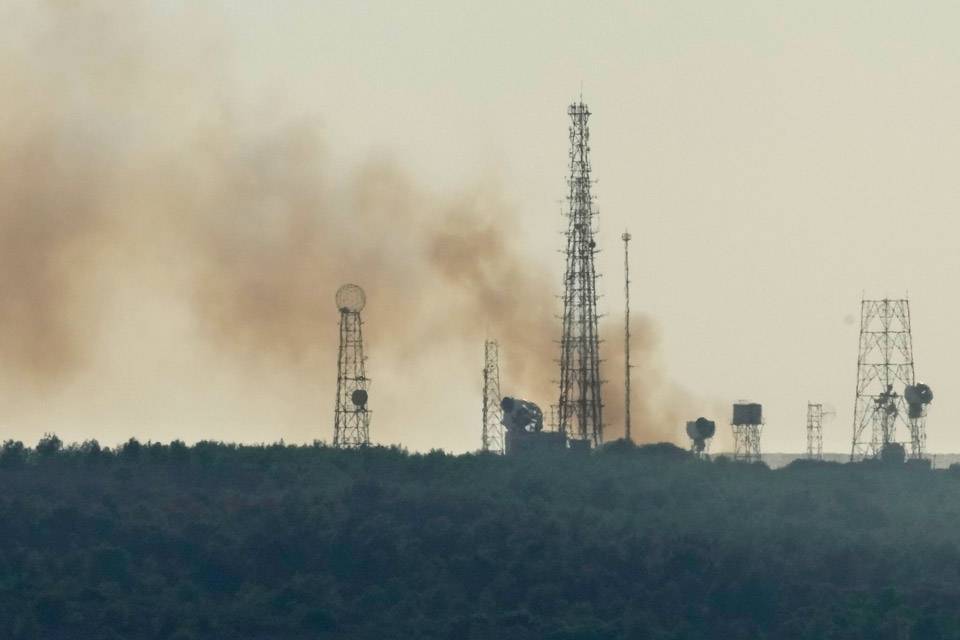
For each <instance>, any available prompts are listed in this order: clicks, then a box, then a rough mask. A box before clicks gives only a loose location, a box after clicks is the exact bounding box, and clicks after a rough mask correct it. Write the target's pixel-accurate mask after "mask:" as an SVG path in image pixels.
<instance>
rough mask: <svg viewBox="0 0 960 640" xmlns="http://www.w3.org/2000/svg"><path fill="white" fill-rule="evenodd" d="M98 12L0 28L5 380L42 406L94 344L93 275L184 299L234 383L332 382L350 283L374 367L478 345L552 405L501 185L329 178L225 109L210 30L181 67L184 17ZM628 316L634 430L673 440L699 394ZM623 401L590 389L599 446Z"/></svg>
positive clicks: (527, 274)
mask: <svg viewBox="0 0 960 640" xmlns="http://www.w3.org/2000/svg"><path fill="white" fill-rule="evenodd" d="M105 6H106V5H99V4H97V3H91V4H81V3H57V5H56V6H54V5H47V6H45V7H41V8H37V9H36V10H23V11H22V12H19V13H18V12H13V14H11V15H8V16H6V17H7V18H11V16H12V18H11V19H15V20H16V21H17V24H18V25H19V27H21V33H24V34H27V35H26V36H22V37H23V38H24V40H23V41H21V42H18V43H16V46H15V47H9V48H5V49H4V50H3V53H0V78H5V79H4V80H0V83H2V85H0V88H2V89H3V90H4V96H5V99H4V100H3V101H2V102H0V116H2V119H0V300H2V301H3V304H2V305H0V362H2V367H3V369H4V371H5V372H6V373H7V374H8V375H9V377H10V378H11V379H19V380H21V381H24V382H26V383H28V384H29V385H31V386H33V387H35V388H37V389H39V390H40V393H41V395H42V394H46V395H47V397H50V398H51V399H54V400H55V398H56V395H55V389H56V385H57V384H60V383H62V381H63V380H64V379H69V378H70V377H71V376H75V375H78V374H79V373H80V372H82V371H83V370H84V367H85V363H86V362H87V361H88V360H89V359H90V358H91V357H92V356H93V355H94V354H95V352H96V350H97V348H98V345H100V344H101V342H100V340H101V339H104V336H107V338H106V339H109V335H110V327H111V323H112V322H113V320H114V318H111V316H110V315H109V313H108V312H107V311H105V310H104V309H106V308H107V307H108V306H109V305H108V304H107V302H108V301H109V300H110V299H111V297H112V296H113V295H114V293H115V292H114V289H113V288H112V286H113V285H112V283H113V282H114V279H113V278H111V277H108V276H109V274H111V273H116V272H120V273H133V274H136V275H137V278H138V282H140V283H141V287H142V290H143V294H144V295H150V293H151V291H157V292H163V293H164V294H165V295H173V296H176V297H177V298H179V299H182V300H184V301H186V302H187V303H188V304H189V308H191V309H192V310H193V313H194V314H195V319H196V327H197V332H198V336H199V339H200V340H201V342H202V343H203V344H206V345H214V346H215V347H216V349H217V351H218V352H219V353H221V354H222V361H221V364H222V366H223V367H225V368H229V369H231V371H233V372H236V371H241V372H248V373H249V375H250V376H251V377H257V376H261V375H263V370H264V369H269V370H271V371H280V372H283V375H285V376H286V377H285V378H284V379H285V380H288V381H290V380H296V381H298V382H297V383H296V384H302V385H305V386H310V387H314V386H318V385H326V386H329V385H331V384H332V383H333V379H332V378H333V374H332V372H333V369H334V367H335V364H334V362H335V357H336V356H335V348H336V343H335V340H336V326H335V325H336V322H337V320H338V318H337V314H336V312H335V309H334V305H333V303H332V300H333V294H334V292H335V291H336V289H337V287H339V286H340V285H341V284H343V283H345V282H356V283H357V284H360V285H361V286H363V287H364V289H365V290H366V292H367V295H368V299H370V300H371V301H375V304H373V303H371V304H370V305H369V306H368V308H367V309H366V310H365V311H364V319H365V320H366V323H367V333H366V336H365V337H366V338H367V340H368V341H369V342H370V343H372V344H375V345H376V348H377V350H378V351H379V353H380V354H381V356H380V357H381V358H384V359H390V360H392V361H394V362H397V363H408V364H409V365H410V367H411V368H412V369H414V370H415V369H416V367H430V366H434V367H436V366H444V361H445V359H447V358H449V357H451V356H454V357H459V356H462V355H463V354H480V347H481V345H482V341H483V339H484V337H485V336H486V335H489V336H491V337H493V338H496V339H497V340H499V342H500V344H501V357H502V366H503V377H504V383H503V388H504V391H505V392H511V393H516V394H517V395H524V396H527V397H531V398H532V399H535V400H536V401H538V402H540V403H541V404H543V405H544V406H549V405H551V404H553V403H554V402H555V401H556V397H555V396H556V389H555V384H554V382H553V381H554V380H555V379H556V378H557V377H558V376H557V371H556V368H557V365H556V363H555V358H556V357H557V348H558V347H557V345H556V343H555V341H556V339H557V338H558V337H559V335H558V332H559V323H558V321H557V320H556V318H555V314H556V312H557V311H558V309H557V302H556V299H555V294H556V293H557V292H558V290H559V286H560V282H559V281H555V278H554V277H552V276H551V275H550V272H549V271H548V270H547V269H545V268H544V267H543V266H541V265H538V264H537V263H536V262H535V261H534V260H532V259H530V258H529V257H528V255H527V253H528V252H527V250H526V248H525V244H524V243H525V240H524V239H522V238H519V237H517V235H516V231H515V230H516V225H515V224H513V223H514V221H515V220H516V219H517V218H518V217H519V212H518V211H517V210H516V209H515V208H514V207H513V206H512V205H511V204H510V203H509V198H508V197H507V196H506V195H505V194H504V193H503V190H502V189H501V188H500V187H499V186H498V185H496V184H494V183H491V182H489V181H480V182H478V183H477V184H475V185H472V186H470V187H467V188H464V189H462V190H460V191H459V192H456V193H446V194H444V193H436V192H434V191H431V190H429V189H427V188H424V187H422V186H420V185H419V184H418V182H417V180H415V179H413V178H412V177H411V176H408V175H405V174H404V173H403V172H402V171H401V170H400V169H398V167H397V165H396V164H395V163H392V162H390V161H388V160H384V159H374V160H370V161H367V162H365V163H363V164H362V166H360V167H358V168H357V169H356V170H355V171H354V172H353V173H352V175H351V176H350V178H349V179H348V180H347V181H346V182H345V183H344V182H338V181H335V180H333V179H332V178H331V177H330V175H329V174H330V171H329V169H330V162H331V161H330V159H329V156H328V154H327V151H326V149H325V145H324V142H323V140H322V138H321V136H320V134H319V133H318V131H319V127H318V126H317V124H316V123H314V122H290V123H282V124H280V125H268V124H265V123H264V122H263V121H260V120H258V119H256V118H250V117H249V116H247V114H245V113H244V111H243V110H242V109H240V108H239V107H238V106H237V105H236V104H235V102H236V101H235V100H233V99H232V98H231V90H230V82H229V78H230V73H229V69H228V67H229V65H228V64H227V63H226V61H227V60H229V53H228V52H226V51H222V50H220V49H221V45H218V44H217V40H216V38H212V39H210V37H209V36H208V34H206V33H205V32H204V37H203V38H201V39H200V42H201V43H202V45H203V46H200V45H198V44H197V43H194V47H195V51H196V55H188V54H186V53H180V54H179V55H178V56H173V59H172V60H171V59H170V58H171V56H170V55H168V54H169V52H170V51H171V48H172V47H174V43H173V42H172V41H169V40H168V38H169V37H170V35H171V34H172V33H180V32H181V30H183V31H185V32H187V33H194V32H196V30H197V29H198V27H197V26H196V23H197V22H198V21H197V20H194V19H193V18H194V17H195V16H188V17H186V18H182V19H181V20H182V23H180V22H178V23H167V22H164V21H163V20H161V19H160V18H158V17H156V16H153V15H152V14H151V13H150V10H149V8H146V7H145V5H142V4H140V3H136V2H131V3H124V9H123V10H122V12H121V13H115V12H112V11H111V10H109V9H105V8H104V7H105ZM199 22H200V23H201V24H202V23H203V21H202V20H199ZM158 24H161V25H162V26H158ZM212 31H213V32H216V30H215V29H213V30H212ZM176 45H177V46H181V45H183V43H182V42H177V43H176ZM211 51H219V53H211ZM25 61H30V63H29V64H27V65H26V66H25ZM634 324H635V332H634V350H633V354H634V359H635V363H636V364H637V369H636V370H635V372H634V380H635V382H634V384H635V389H636V393H635V394H634V396H633V401H634V409H633V416H634V433H635V437H636V438H637V439H638V440H642V441H653V440H660V439H669V440H675V441H678V442H682V437H681V436H680V434H681V433H682V431H681V426H682V424H683V422H684V421H685V420H687V419H692V418H694V417H696V415H694V414H695V413H696V411H695V409H696V405H697V403H696V401H695V399H693V398H692V397H691V396H690V394H688V393H685V392H684V391H683V390H682V389H680V388H679V387H677V386H676V385H673V384H671V383H669V382H668V381H666V380H665V379H664V378H663V376H662V375H661V373H660V372H661V371H662V367H661V366H660V363H659V362H657V360H656V356H655V351H656V340H655V337H654V332H653V330H652V328H651V325H650V323H649V322H648V321H647V320H645V319H644V318H641V317H638V318H636V320H635V321H634ZM604 331H605V334H606V336H607V342H606V344H605V349H606V351H607V353H605V354H604V355H605V356H606V357H607V358H608V361H607V363H606V365H605V371H604V372H605V374H606V375H607V377H608V379H610V380H611V382H614V381H619V380H620V378H619V377H618V376H620V375H622V374H619V373H618V371H622V360H620V361H619V363H618V358H622V349H621V348H619V347H618V345H621V344H622V343H621V342H620V338H619V335H620V334H619V333H617V332H618V331H622V326H621V327H619V328H618V327H617V326H616V323H613V322H610V323H608V324H607V326H605V327H604ZM144 339H147V338H144ZM618 354H619V355H618ZM480 364H481V362H480V359H479V356H478V360H477V368H478V369H479V366H480ZM618 365H619V369H618V368H617V367H618ZM211 375H216V372H211ZM379 384H381V385H396V386H401V387H402V386H405V385H406V386H407V387H409V389H410V393H418V392H419V389H417V388H416V386H415V383H414V382H412V381H410V380H391V381H387V380H383V381H380V383H379ZM618 384H619V382H618ZM619 389H620V387H619V386H616V385H615V384H610V385H608V386H607V387H606V389H605V392H604V397H605V401H606V404H607V412H606V418H607V420H606V421H607V423H608V424H609V425H610V434H616V433H617V431H618V430H620V427H619V425H622V410H623V409H622V393H619ZM608 439H609V438H608Z"/></svg>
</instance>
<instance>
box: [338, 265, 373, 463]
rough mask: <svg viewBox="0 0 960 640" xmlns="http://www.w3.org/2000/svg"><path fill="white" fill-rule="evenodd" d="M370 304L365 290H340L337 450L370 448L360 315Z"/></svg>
mask: <svg viewBox="0 0 960 640" xmlns="http://www.w3.org/2000/svg"><path fill="white" fill-rule="evenodd" d="M366 303H367V297H366V295H365V294H364V293H363V289H361V288H360V287H358V286H357V285H355V284H345V285H343V286H342V287H340V289H338V290H337V309H339V310H340V355H339V357H338V359H337V407H336V409H335V411H334V428H333V446H335V447H341V448H350V447H363V446H366V445H369V444H370V409H369V407H368V406H367V402H368V400H369V396H368V394H367V388H368V386H369V385H370V379H369V378H367V374H366V368H365V360H366V358H364V355H363V330H362V327H363V323H362V322H361V321H360V311H361V310H362V309H363V307H364V306H365V305H366Z"/></svg>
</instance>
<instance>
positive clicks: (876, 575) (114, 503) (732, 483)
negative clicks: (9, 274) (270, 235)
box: [0, 437, 960, 640]
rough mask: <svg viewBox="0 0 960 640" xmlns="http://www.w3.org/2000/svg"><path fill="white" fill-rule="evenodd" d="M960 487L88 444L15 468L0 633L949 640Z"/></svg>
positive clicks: (828, 469)
mask: <svg viewBox="0 0 960 640" xmlns="http://www.w3.org/2000/svg"><path fill="white" fill-rule="evenodd" d="M958 541H960V473H956V472H955V470H954V469H951V470H948V471H930V470H925V469H922V468H911V467H907V466H904V465H886V466H883V465H877V464H859V465H838V464H826V463H824V464H810V463H795V464H793V465H791V466H789V467H786V468H784V469H780V470H776V471H771V470H769V469H767V468H766V467H764V466H763V465H743V464H734V463H731V462H729V461H726V460H724V459H721V460H719V461H715V462H702V461H697V460H691V459H689V457H688V456H687V455H686V454H685V453H684V452H682V451H680V450H677V449H676V448H673V447H671V446H669V445H666V446H654V447H647V448H640V449H636V448H633V447H630V446H623V445H619V446H613V447H610V448H608V449H607V450H602V451H599V452H596V453H594V454H592V455H582V456H576V455H558V456H555V457H550V456H538V457H526V458H504V457H499V456H494V455H462V456H452V455H446V454H444V453H441V452H433V453H429V454H426V455H413V454H408V453H406V452H404V451H402V450H399V449H395V448H391V449H385V448H369V449H363V450H355V451H339V450H334V449H331V448H327V447H324V446H319V445H314V446H299V447H298V446H286V445H282V444H278V445H270V446H234V445H225V444H218V443H210V442H202V443H199V444H197V445H196V446H193V447H187V446H185V445H183V444H182V443H179V442H175V443H173V444H170V445H160V444H141V443H138V442H136V441H134V440H132V441H130V442H129V443H127V444H126V445H125V446H123V447H122V448H119V449H118V450H116V451H109V450H101V449H100V447H99V446H97V445H96V443H93V442H88V443H85V444H84V445H79V446H72V447H68V448H63V447H62V446H61V445H60V443H59V441H58V440H57V439H56V438H55V437H48V438H45V439H44V440H43V441H41V443H40V444H39V445H38V446H37V447H36V448H35V449H29V448H24V447H23V446H22V445H20V444H19V443H15V442H7V443H6V444H5V445H4V447H3V450H2V452H0V543H2V544H0V637H2V638H39V637H44V638H181V639H182V638H253V637H255V638H338V639H339V638H371V639H390V638H397V639H400V638H403V639H411V638H451V639H469V638H510V639H511V640H517V639H520V640H522V639H525V638H530V639H533V638H538V639H539V638H551V639H573V638H582V639H587V638H590V639H594V638H595V639H601V638H611V639H612V638H745V639H746V638H811V639H813V638H817V639H819V638H851V639H852V638H863V639H870V640H876V639H883V638H891V639H893V638H917V639H924V638H955V637H958V636H960V549H958Z"/></svg>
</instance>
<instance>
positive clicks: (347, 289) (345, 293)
mask: <svg viewBox="0 0 960 640" xmlns="http://www.w3.org/2000/svg"><path fill="white" fill-rule="evenodd" d="M366 304H367V296H366V294H364V293H363V289H361V288H360V287H358V286H357V285H355V284H345V285H343V286H342V287H340V288H339V289H337V309H339V310H340V311H346V312H348V313H358V312H359V311H360V310H361V309H363V307H364V306H365V305H366Z"/></svg>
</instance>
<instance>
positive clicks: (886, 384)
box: [850, 299, 927, 460]
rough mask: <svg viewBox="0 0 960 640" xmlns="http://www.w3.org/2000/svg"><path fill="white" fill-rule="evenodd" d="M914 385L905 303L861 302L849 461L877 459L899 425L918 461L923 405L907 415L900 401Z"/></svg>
mask: <svg viewBox="0 0 960 640" xmlns="http://www.w3.org/2000/svg"><path fill="white" fill-rule="evenodd" d="M915 383H916V378H915V375H914V366H913V338H912V337H911V334H910V301H909V300H906V299H903V300H887V299H884V300H863V301H862V302H861V306H860V352H859V356H858V358H857V395H856V399H855V403H854V416H853V444H852V447H851V450H850V459H851V460H857V459H863V458H866V457H879V456H880V454H881V453H882V452H883V448H884V447H885V446H886V445H888V444H890V443H896V442H897V427H898V425H899V426H904V427H906V429H907V432H908V433H909V434H910V452H909V455H910V457H911V458H922V457H923V454H924V446H925V444H926V419H927V410H926V406H925V405H924V406H923V407H922V410H921V411H914V412H911V410H910V407H909V406H908V403H907V401H906V399H905V398H904V391H905V390H906V388H907V387H910V386H913V385H914V384H915ZM867 434H869V438H870V439H869V440H867ZM904 448H906V447H904Z"/></svg>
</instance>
